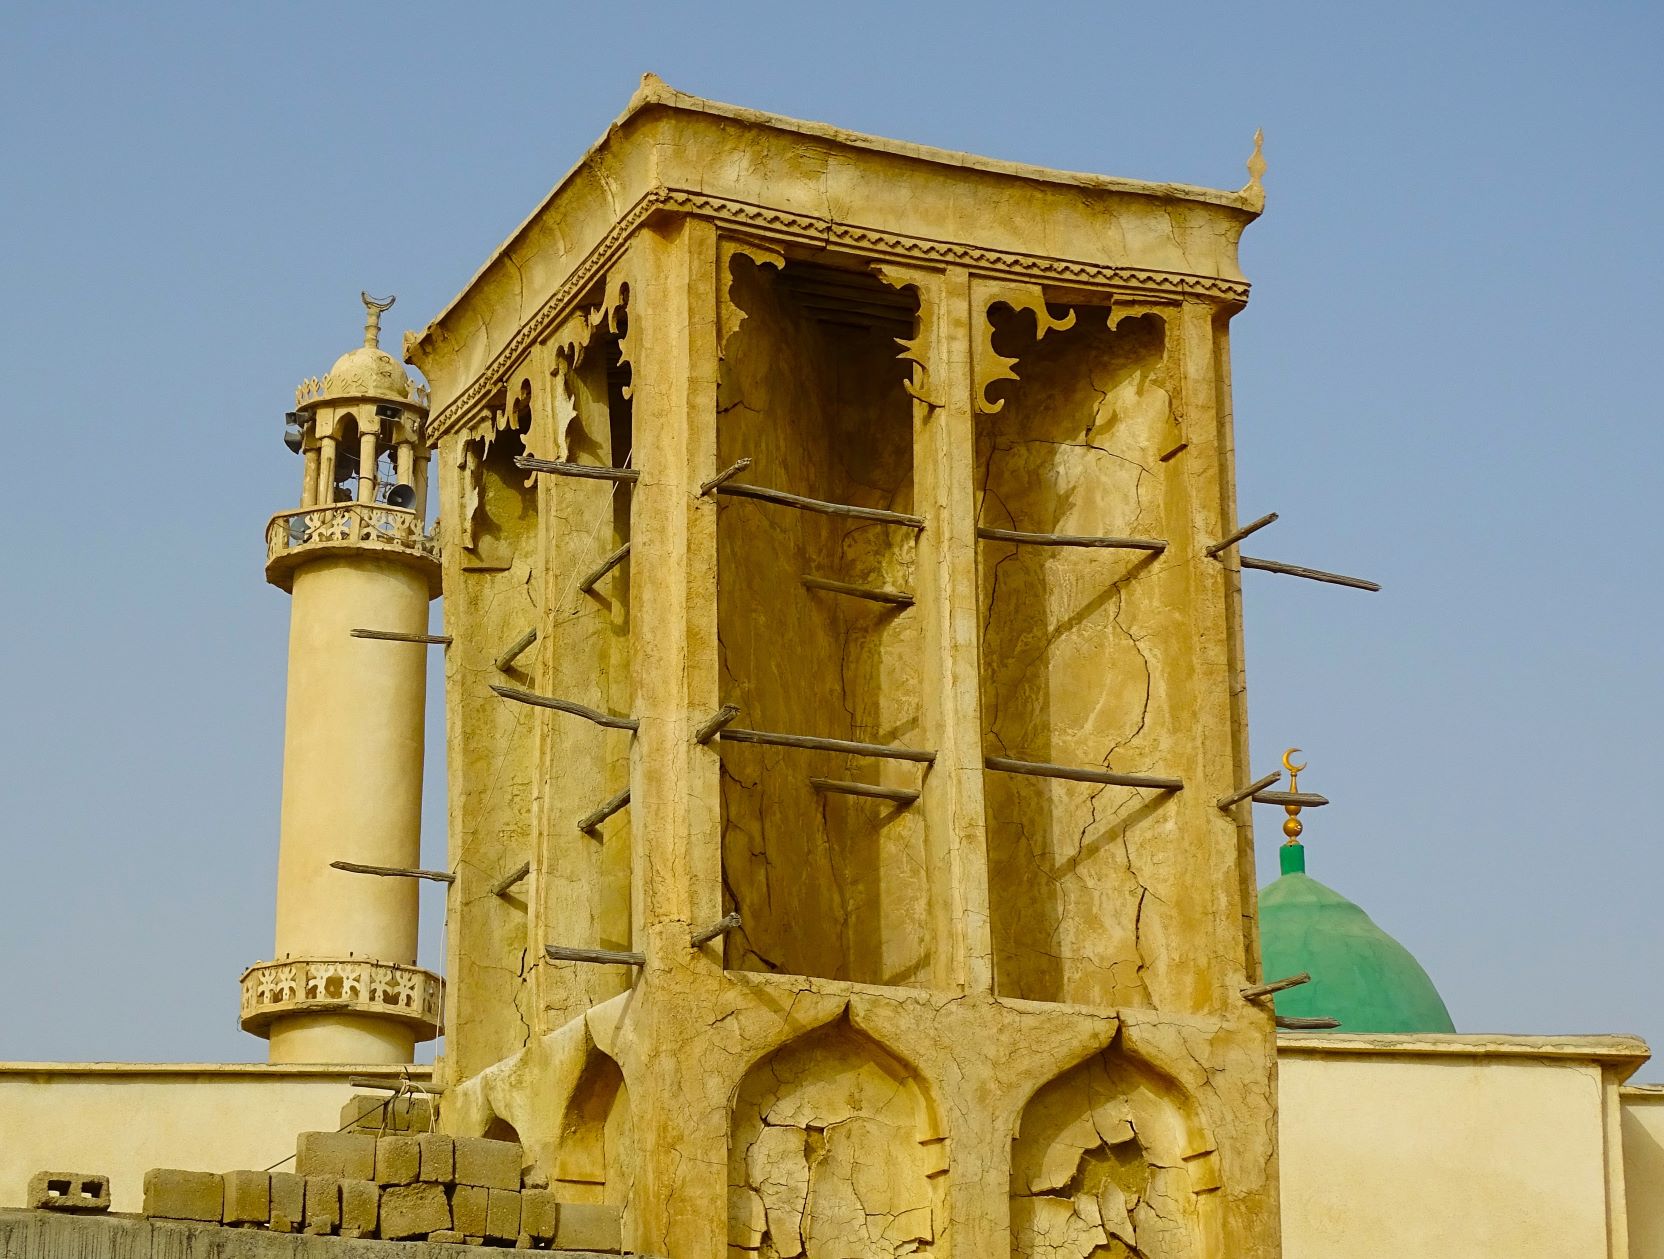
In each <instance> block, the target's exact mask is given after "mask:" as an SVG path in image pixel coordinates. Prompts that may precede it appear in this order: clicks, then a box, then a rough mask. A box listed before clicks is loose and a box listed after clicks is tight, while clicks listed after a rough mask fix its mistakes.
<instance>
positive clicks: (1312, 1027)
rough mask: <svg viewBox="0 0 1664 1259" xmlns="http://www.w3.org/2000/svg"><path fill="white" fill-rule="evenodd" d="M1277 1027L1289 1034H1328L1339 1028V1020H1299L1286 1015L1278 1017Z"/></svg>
mask: <svg viewBox="0 0 1664 1259" xmlns="http://www.w3.org/2000/svg"><path fill="white" fill-rule="evenodd" d="M1277 1026H1278V1027H1280V1028H1282V1029H1283V1030H1284V1031H1287V1032H1326V1031H1328V1030H1329V1029H1330V1028H1333V1027H1339V1026H1340V1020H1339V1019H1297V1018H1292V1017H1289V1016H1286V1015H1282V1014H1279V1015H1278V1016H1277Z"/></svg>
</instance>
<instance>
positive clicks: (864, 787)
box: [809, 778, 919, 804]
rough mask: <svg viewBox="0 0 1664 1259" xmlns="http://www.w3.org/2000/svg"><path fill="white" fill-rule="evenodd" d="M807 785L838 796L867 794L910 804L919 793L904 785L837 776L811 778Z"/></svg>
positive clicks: (876, 797) (872, 797)
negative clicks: (850, 780)
mask: <svg viewBox="0 0 1664 1259" xmlns="http://www.w3.org/2000/svg"><path fill="white" fill-rule="evenodd" d="M809 785H810V786H811V787H813V788H814V789H815V790H816V791H829V792H832V793H833V794H835V795H840V796H868V797H870V798H871V799H874V800H893V801H895V802H896V803H897V804H912V803H913V802H914V801H915V800H917V799H918V798H919V793H918V792H916V791H909V790H908V789H907V788H906V787H879V786H876V785H874V784H873V783H854V782H844V781H843V780H841V779H837V778H811V779H810V780H809Z"/></svg>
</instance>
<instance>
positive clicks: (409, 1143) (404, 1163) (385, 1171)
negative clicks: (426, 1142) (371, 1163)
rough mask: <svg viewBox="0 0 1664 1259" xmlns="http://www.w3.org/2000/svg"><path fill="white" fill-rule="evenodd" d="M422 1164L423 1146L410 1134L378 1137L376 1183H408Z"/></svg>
mask: <svg viewBox="0 0 1664 1259" xmlns="http://www.w3.org/2000/svg"><path fill="white" fill-rule="evenodd" d="M421 1166H422V1147H421V1146H419V1145H417V1144H416V1138H415V1137H413V1136H409V1135H404V1136H399V1135H394V1136H381V1137H377V1138H376V1183H377V1184H379V1185H408V1184H409V1183H410V1182H411V1181H413V1180H415V1179H416V1177H417V1175H418V1173H419V1172H420V1171H421Z"/></svg>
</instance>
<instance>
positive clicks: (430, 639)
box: [352, 629, 451, 647]
mask: <svg viewBox="0 0 1664 1259" xmlns="http://www.w3.org/2000/svg"><path fill="white" fill-rule="evenodd" d="M352 636H353V637H354V638H374V639H377V640H379V641H381V642H388V643H426V644H429V645H437V646H440V647H449V646H450V645H451V636H450V635H449V634H400V633H397V632H395V631H393V630H373V629H355V630H353V631H352Z"/></svg>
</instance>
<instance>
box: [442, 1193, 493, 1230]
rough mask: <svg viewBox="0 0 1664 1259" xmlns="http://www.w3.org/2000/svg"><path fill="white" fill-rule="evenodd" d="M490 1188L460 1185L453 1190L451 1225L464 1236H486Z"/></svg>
mask: <svg viewBox="0 0 1664 1259" xmlns="http://www.w3.org/2000/svg"><path fill="white" fill-rule="evenodd" d="M490 1193H491V1191H490V1190H489V1189H484V1188H481V1187H480V1186H479V1185H458V1186H456V1188H454V1189H452V1190H451V1227H452V1228H454V1229H456V1231H457V1232H459V1233H461V1234H462V1235H463V1236H464V1237H484V1236H485V1221H486V1212H487V1209H488V1207H489V1204H490Z"/></svg>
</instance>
